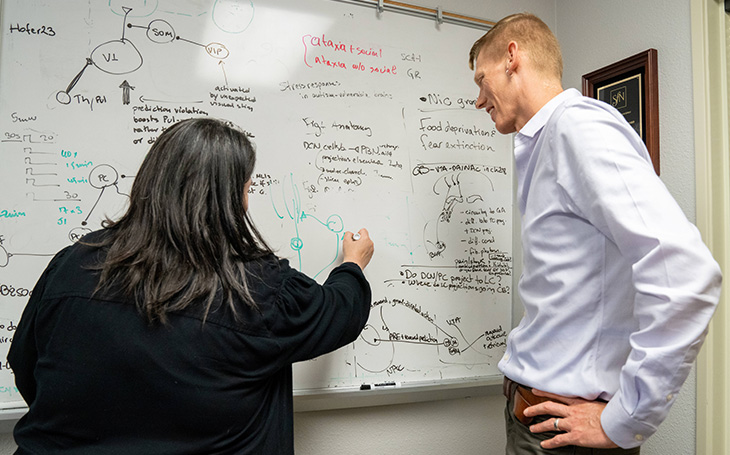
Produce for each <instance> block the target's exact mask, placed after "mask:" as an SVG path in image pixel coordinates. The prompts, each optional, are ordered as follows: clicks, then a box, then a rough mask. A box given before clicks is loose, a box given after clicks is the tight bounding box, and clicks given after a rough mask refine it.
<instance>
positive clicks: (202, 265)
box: [97, 118, 271, 323]
mask: <svg viewBox="0 0 730 455" xmlns="http://www.w3.org/2000/svg"><path fill="white" fill-rule="evenodd" d="M255 162H256V153H255V151H254V148H253V146H252V145H251V142H250V141H249V140H248V138H247V137H246V135H245V133H243V132H242V131H240V130H239V129H238V128H236V127H234V126H232V125H231V124H229V123H226V122H224V121H222V120H217V119H211V118H195V119H188V120H183V121H180V122H178V123H175V124H174V125H172V126H171V127H170V128H168V129H167V130H165V131H164V132H163V133H162V134H161V135H160V136H159V138H158V139H157V140H156V141H155V143H154V144H153V145H152V147H151V148H150V151H149V153H148V154H147V156H146V157H145V159H144V161H143V162H142V165H141V167H140V169H139V171H138V172H137V176H136V177H135V181H134V185H133V186H132V191H131V194H130V204H129V209H128V210H127V212H126V213H125V214H124V216H122V218H121V219H119V220H118V221H111V220H106V221H105V223H104V227H105V228H106V231H107V234H108V235H105V236H103V237H104V240H102V245H100V246H104V247H107V248H108V253H107V254H106V257H105V259H104V261H103V263H102V264H101V265H100V268H101V277H100V281H99V285H98V287H97V289H104V288H109V287H112V286H113V287H115V288H117V287H119V288H120V289H121V290H122V291H123V292H125V293H126V294H128V295H133V296H134V297H135V301H136V303H137V306H138V308H139V309H140V311H141V312H142V313H143V314H145V315H146V316H147V317H148V319H149V320H150V321H152V322H154V321H160V322H162V323H165V322H166V321H167V314H168V313H170V312H172V311H178V310H182V309H184V308H187V307H188V306H190V305H193V304H195V303H196V302H203V303H202V304H203V305H204V320H205V318H206V317H207V316H208V313H209V311H210V309H211V305H212V303H213V301H214V299H215V297H216V294H217V293H219V292H220V293H221V295H222V297H223V301H224V302H225V304H227V305H228V306H229V307H230V308H231V309H232V310H233V312H234V314H237V313H236V307H235V301H236V300H237V299H238V300H241V301H243V302H245V303H246V304H248V305H249V306H251V307H253V308H255V307H256V304H255V302H254V301H253V299H252V298H251V296H250V293H249V291H248V285H247V283H246V273H245V270H244V264H245V262H247V261H250V260H253V259H257V258H260V257H262V256H264V255H267V254H270V253H271V248H270V247H269V246H268V245H267V244H266V242H265V241H264V240H263V238H262V237H261V235H260V233H259V232H258V230H257V229H256V227H255V226H254V225H253V223H252V221H251V219H250V218H249V217H248V214H247V212H246V210H245V209H244V193H245V186H246V182H248V180H249V179H251V176H252V174H253V169H254V164H255Z"/></svg>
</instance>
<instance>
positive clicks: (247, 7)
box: [211, 0, 254, 33]
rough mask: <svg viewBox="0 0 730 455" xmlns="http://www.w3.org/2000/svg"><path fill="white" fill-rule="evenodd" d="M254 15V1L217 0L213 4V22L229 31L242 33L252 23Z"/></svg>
mask: <svg viewBox="0 0 730 455" xmlns="http://www.w3.org/2000/svg"><path fill="white" fill-rule="evenodd" d="M253 16H254V6H253V1H248V2H242V1H240V0H216V1H215V4H214V5H213V14H212V16H211V17H212V18H213V23H214V24H215V25H216V27H218V28H219V29H221V30H223V31H224V32H227V33H241V32H243V31H244V30H246V29H247V28H248V26H249V25H251V22H253Z"/></svg>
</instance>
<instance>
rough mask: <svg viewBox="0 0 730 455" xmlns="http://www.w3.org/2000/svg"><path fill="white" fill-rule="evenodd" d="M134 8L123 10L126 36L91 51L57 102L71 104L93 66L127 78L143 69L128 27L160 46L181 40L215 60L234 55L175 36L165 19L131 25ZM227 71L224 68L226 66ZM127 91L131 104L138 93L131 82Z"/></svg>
mask: <svg viewBox="0 0 730 455" xmlns="http://www.w3.org/2000/svg"><path fill="white" fill-rule="evenodd" d="M218 3H219V2H216V4H215V6H214V16H217V17H219V20H220V21H224V18H227V17H228V16H226V14H225V13H216V8H217V7H218ZM233 3H235V4H238V3H237V2H233ZM231 8H233V5H231V4H228V3H226V2H223V4H222V5H221V6H220V9H222V10H224V11H225V10H230V9H231ZM132 10H133V8H129V7H126V6H123V7H122V11H123V12H124V19H123V27H122V36H121V38H120V39H118V40H111V41H107V42H105V43H102V44H100V45H98V46H96V47H95V48H94V50H92V51H91V55H90V56H89V57H87V58H86V64H85V65H84V67H83V68H82V69H81V71H79V72H78V74H76V76H75V77H74V78H73V79H72V80H71V82H70V83H69V84H68V86H67V87H66V89H65V90H61V91H59V92H57V93H56V100H57V101H58V102H59V103H61V104H70V103H71V100H72V95H71V91H72V90H73V89H74V87H76V84H78V83H79V81H80V80H81V78H82V76H83V75H84V72H85V71H86V70H87V68H89V67H90V66H94V67H96V68H98V69H99V70H101V71H103V72H104V73H107V74H111V75H124V74H129V73H133V72H135V71H137V70H138V69H140V68H141V67H142V64H143V63H144V59H143V58H142V54H141V53H140V51H139V50H138V49H137V47H136V46H135V45H134V43H133V42H132V41H131V40H129V39H127V38H126V29H127V28H130V29H132V28H142V29H145V30H146V34H147V38H148V39H149V40H150V41H152V42H153V43H156V44H167V43H171V42H173V41H176V40H179V41H184V42H187V43H191V44H195V45H197V46H201V47H204V48H205V51H206V52H207V53H208V55H210V56H211V57H213V58H215V59H219V60H221V61H223V60H225V59H226V58H228V56H229V55H230V52H229V51H228V49H227V48H226V46H224V45H223V44H221V43H209V44H207V45H203V44H199V43H196V42H194V41H190V40H187V39H184V38H182V37H180V36H178V35H177V34H176V33H175V29H174V28H173V27H172V25H170V23H168V22H167V21H165V20H162V19H155V20H153V21H151V22H150V23H149V24H148V25H146V26H139V25H133V24H131V23H127V16H128V15H129V13H131V12H132ZM222 68H224V67H222ZM223 74H224V77H225V69H223ZM226 85H228V81H227V79H226ZM119 87H120V88H122V90H123V95H122V103H123V104H129V98H130V90H134V87H133V86H131V85H130V84H129V83H128V82H127V81H124V82H123V83H122V84H121V85H120V86H119ZM74 96H76V97H79V99H82V100H83V101H85V102H87V103H88V104H90V105H93V103H94V102H105V101H106V100H104V99H102V97H97V99H95V100H90V99H86V98H85V97H84V96H83V95H74Z"/></svg>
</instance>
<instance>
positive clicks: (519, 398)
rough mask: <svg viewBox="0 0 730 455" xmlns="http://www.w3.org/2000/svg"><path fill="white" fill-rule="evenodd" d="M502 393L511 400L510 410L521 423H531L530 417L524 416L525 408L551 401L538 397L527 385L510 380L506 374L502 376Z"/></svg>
mask: <svg viewBox="0 0 730 455" xmlns="http://www.w3.org/2000/svg"><path fill="white" fill-rule="evenodd" d="M502 393H504V396H505V397H507V399H508V400H509V401H511V402H512V412H514V415H515V417H516V418H517V420H519V421H520V422H521V423H522V424H523V425H530V424H531V423H532V417H527V416H525V409H527V408H529V407H530V406H534V405H536V404H539V403H543V402H545V401H551V400H550V399H549V398H545V397H538V396H537V395H535V394H534V393H532V390H531V389H530V388H529V387H525V386H523V385H521V384H519V383H517V382H515V381H513V380H511V379H510V378H508V377H507V376H505V377H504V382H502Z"/></svg>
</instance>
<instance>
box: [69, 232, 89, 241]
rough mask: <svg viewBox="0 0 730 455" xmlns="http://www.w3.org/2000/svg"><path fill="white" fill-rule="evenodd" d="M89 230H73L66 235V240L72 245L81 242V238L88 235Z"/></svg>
mask: <svg viewBox="0 0 730 455" xmlns="http://www.w3.org/2000/svg"><path fill="white" fill-rule="evenodd" d="M90 232H91V229H89V228H73V229H71V230H70V231H69V233H68V239H69V240H70V241H72V242H73V243H76V242H78V241H79V240H81V237H83V236H85V235H86V234H88V233H90Z"/></svg>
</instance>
